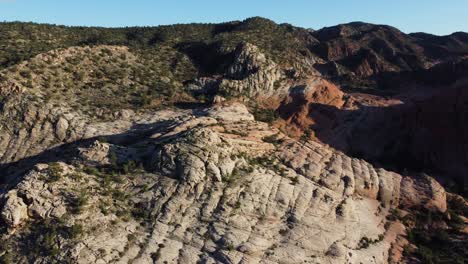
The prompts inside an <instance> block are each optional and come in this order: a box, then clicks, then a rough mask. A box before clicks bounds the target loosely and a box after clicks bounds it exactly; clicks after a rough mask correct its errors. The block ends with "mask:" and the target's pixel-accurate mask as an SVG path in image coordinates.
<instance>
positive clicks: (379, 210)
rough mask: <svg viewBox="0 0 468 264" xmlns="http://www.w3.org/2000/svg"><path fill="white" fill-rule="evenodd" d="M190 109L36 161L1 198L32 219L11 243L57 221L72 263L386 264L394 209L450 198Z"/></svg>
mask: <svg viewBox="0 0 468 264" xmlns="http://www.w3.org/2000/svg"><path fill="white" fill-rule="evenodd" d="M207 113H208V117H207V116H206V115H207ZM192 114H193V113H187V112H186V113H178V114H176V113H173V114H172V116H171V115H168V113H167V112H161V113H158V114H157V116H160V117H162V116H165V120H166V121H164V122H161V123H160V125H158V126H155V125H151V130H150V131H152V132H153V131H157V132H156V133H146V134H142V135H145V136H140V137H131V136H130V135H131V134H129V136H128V138H127V139H126V140H125V141H122V142H125V144H120V143H118V142H119V141H116V142H114V143H102V142H99V141H95V142H94V143H91V144H90V145H88V147H80V150H79V151H78V154H79V157H78V159H77V158H76V157H74V158H72V159H71V160H72V161H73V162H72V163H73V165H70V164H66V163H61V162H60V163H52V164H49V165H37V166H36V168H35V169H33V170H32V171H30V172H29V173H27V174H26V175H25V176H24V177H23V179H22V180H21V182H20V183H19V184H18V185H17V186H16V187H14V188H13V190H12V191H10V192H9V193H8V195H6V196H5V198H6V202H5V204H4V205H3V207H2V218H3V219H4V221H5V222H6V223H8V224H9V226H11V227H18V226H21V223H24V222H25V220H26V219H29V220H28V222H31V226H28V225H25V226H24V227H22V228H17V230H16V232H15V233H14V234H12V235H11V236H10V237H9V238H8V239H6V240H5V241H3V242H5V243H20V242H21V241H23V239H24V237H25V236H26V234H28V233H31V234H35V233H34V232H35V231H34V230H36V229H34V228H32V226H36V227H41V226H44V225H45V227H43V228H45V230H47V223H51V222H52V223H55V225H56V228H58V230H69V231H66V232H65V231H63V232H62V233H56V236H57V237H56V238H54V239H52V241H61V242H60V243H58V242H57V244H54V243H55V242H51V243H52V245H51V247H53V248H57V249H59V251H60V253H59V254H58V255H56V256H55V257H54V258H56V259H59V260H60V261H71V262H74V263H115V262H117V263H127V262H133V263H153V262H156V263H160V262H161V263H164V262H167V263H199V262H204V263H303V262H308V263H360V262H362V263H385V262H386V261H387V260H388V259H389V256H390V255H389V254H393V253H392V252H394V251H395V250H393V248H394V247H396V246H394V244H395V245H396V243H398V238H399V237H400V236H401V235H403V233H404V228H397V222H392V221H390V220H388V218H387V216H389V215H390V214H391V209H393V208H397V207H399V206H408V207H409V206H417V205H421V206H426V207H428V208H435V209H437V210H440V211H443V209H444V206H445V198H444V197H445V196H444V195H445V191H444V190H443V188H439V187H440V185H437V184H436V182H435V181H434V180H432V179H431V178H429V177H424V178H423V179H422V181H421V182H419V180H418V179H417V178H416V179H414V180H410V179H407V178H403V177H402V176H400V175H399V174H396V173H394V172H389V171H386V170H383V169H376V168H374V167H373V166H372V165H370V164H369V163H367V162H366V161H364V160H359V159H355V158H351V157H348V156H346V155H345V154H343V153H341V152H338V151H336V150H333V149H331V148H329V147H327V146H325V145H323V144H321V143H317V142H313V141H303V142H298V141H296V140H294V139H291V138H289V137H287V136H286V135H284V134H282V133H281V132H279V131H278V130H276V129H274V128H272V127H270V126H269V125H267V124H265V123H261V122H256V121H254V120H253V119H252V118H250V117H249V118H245V117H247V116H249V114H248V112H247V111H246V110H245V108H244V107H243V106H241V105H236V104H234V105H226V106H222V105H217V106H215V107H214V108H211V109H206V110H204V111H201V112H200V113H199V114H200V115H192ZM213 117H216V118H213ZM140 120H141V121H140V122H148V121H144V120H146V119H145V118H143V117H141V118H140ZM142 124H143V123H142ZM124 135H125V134H124ZM272 137H273V138H274V139H268V140H266V138H272ZM136 150H138V151H137V152H138V155H133V156H132V155H124V154H123V153H133V151H136ZM112 153H114V154H112ZM111 155H115V156H116V157H117V159H116V160H114V161H113V165H112V166H111V165H110V162H109V159H108V157H109V156H111ZM137 163H140V164H141V166H136V165H137ZM119 164H120V165H119ZM132 164H133V165H132ZM115 166H122V167H120V168H116V167H115ZM19 197H23V198H19ZM23 199H24V200H23ZM28 213H29V216H28ZM67 232H71V233H67ZM66 234H73V239H71V238H70V237H69V236H70V235H66ZM55 239H57V240H55ZM390 249H392V250H390ZM395 252H396V251H395ZM13 254H14V256H15V257H16V258H18V259H19V260H22V261H27V260H31V259H32V258H33V256H32V255H31V256H28V255H20V254H16V253H13ZM36 257H37V256H36ZM50 259H51V258H50V256H42V257H40V261H42V262H48V261H50Z"/></svg>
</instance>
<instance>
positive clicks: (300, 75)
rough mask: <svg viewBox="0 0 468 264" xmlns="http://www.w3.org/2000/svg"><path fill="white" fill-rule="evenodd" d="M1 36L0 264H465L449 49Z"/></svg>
mask: <svg viewBox="0 0 468 264" xmlns="http://www.w3.org/2000/svg"><path fill="white" fill-rule="evenodd" d="M0 33H1V34H0V35H1V36H2V37H1V38H0V46H1V47H2V48H1V49H0V216H1V217H0V235H1V237H0V240H1V241H0V263H464V262H465V259H466V258H467V255H468V252H467V251H466V242H467V237H468V236H467V221H468V220H467V218H466V217H467V212H468V203H467V200H466V195H467V192H466V188H467V186H466V175H467V174H466V173H467V172H468V167H467V164H468V156H467V153H468V145H467V144H468V138H467V136H466V135H467V133H466V132H467V129H468V127H467V120H466V117H467V112H468V108H467V106H468V101H467V100H468V94H467V93H466V90H467V89H468V87H467V84H468V82H467V79H466V76H467V75H466V73H468V67H467V65H468V64H467V63H468V37H467V36H468V34H467V33H463V32H458V33H454V34H452V35H449V36H434V35H429V34H425V33H414V34H405V33H403V32H401V31H399V30H397V29H395V28H393V27H390V26H383V25H372V24H366V23H361V22H355V23H350V24H344V25H338V26H334V27H329V28H323V29H320V30H315V31H314V30H310V29H303V28H298V27H294V26H292V25H289V24H276V23H274V22H272V21H270V20H267V19H263V18H258V17H256V18H250V19H247V20H245V21H234V22H227V23H222V24H189V25H172V26H160V27H145V28H114V29H106V28H83V27H64V26H56V25H40V24H31V23H1V24H0Z"/></svg>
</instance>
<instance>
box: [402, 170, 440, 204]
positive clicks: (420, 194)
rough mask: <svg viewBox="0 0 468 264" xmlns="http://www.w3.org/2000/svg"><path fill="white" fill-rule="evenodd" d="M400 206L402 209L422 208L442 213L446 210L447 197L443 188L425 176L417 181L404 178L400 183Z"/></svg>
mask: <svg viewBox="0 0 468 264" xmlns="http://www.w3.org/2000/svg"><path fill="white" fill-rule="evenodd" d="M401 204H402V206H404V207H412V206H423V207H424V208H426V209H429V210H433V211H439V212H442V213H443V212H445V211H446V210H447V197H446V193H445V190H444V187H442V186H441V185H440V184H439V183H438V182H437V181H435V180H434V179H432V178H430V177H428V176H427V175H424V176H422V177H421V178H419V179H414V178H410V177H404V178H403V180H402V182H401Z"/></svg>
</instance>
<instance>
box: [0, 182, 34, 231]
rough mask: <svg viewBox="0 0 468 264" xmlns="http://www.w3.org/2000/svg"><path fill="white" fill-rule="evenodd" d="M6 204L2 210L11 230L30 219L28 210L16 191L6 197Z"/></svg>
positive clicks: (4, 219) (3, 217)
mask: <svg viewBox="0 0 468 264" xmlns="http://www.w3.org/2000/svg"><path fill="white" fill-rule="evenodd" d="M6 199H7V200H6V203H5V205H4V206H3V209H2V211H1V212H2V219H3V221H4V222H5V223H6V224H7V225H8V226H9V227H11V228H14V227H17V226H19V225H20V224H21V223H23V221H24V220H26V219H28V208H27V206H26V204H25V203H24V201H23V199H22V198H21V197H18V193H17V191H16V190H13V191H10V192H9V193H8V194H7V195H6Z"/></svg>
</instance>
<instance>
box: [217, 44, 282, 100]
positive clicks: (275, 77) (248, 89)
mask: <svg viewBox="0 0 468 264" xmlns="http://www.w3.org/2000/svg"><path fill="white" fill-rule="evenodd" d="M226 75H227V77H228V78H225V79H223V80H222V81H221V84H220V85H219V90H220V91H221V92H223V93H227V94H233V95H246V96H259V95H262V96H268V95H273V94H278V93H280V94H281V93H284V91H280V88H281V87H279V86H278V84H279V83H278V81H279V80H280V79H281V77H282V75H283V74H282V72H281V70H280V68H279V67H278V66H277V65H276V63H275V62H273V61H272V60H269V59H268V58H266V57H265V55H264V54H263V53H262V52H260V50H259V49H258V47H256V46H255V45H252V44H250V43H242V44H240V45H239V46H238V47H237V49H236V51H235V59H234V63H233V64H232V65H231V66H230V67H229V68H228V70H227V73H226Z"/></svg>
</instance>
